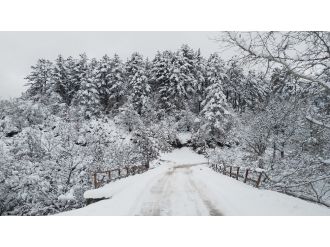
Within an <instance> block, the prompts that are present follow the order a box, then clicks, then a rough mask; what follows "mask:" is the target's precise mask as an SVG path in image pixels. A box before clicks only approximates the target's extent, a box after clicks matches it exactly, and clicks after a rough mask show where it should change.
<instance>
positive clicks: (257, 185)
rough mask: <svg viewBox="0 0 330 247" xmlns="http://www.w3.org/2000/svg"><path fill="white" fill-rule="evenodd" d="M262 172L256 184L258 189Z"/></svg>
mask: <svg viewBox="0 0 330 247" xmlns="http://www.w3.org/2000/svg"><path fill="white" fill-rule="evenodd" d="M261 177H262V172H260V173H259V177H258V180H257V183H256V187H257V188H259V185H260V182H261Z"/></svg>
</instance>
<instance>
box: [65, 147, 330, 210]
mask: <svg viewBox="0 0 330 247" xmlns="http://www.w3.org/2000/svg"><path fill="white" fill-rule="evenodd" d="M160 160H161V163H162V165H161V166H158V167H156V168H154V169H151V170H149V171H148V172H146V173H143V174H140V175H135V176H131V177H128V178H125V179H122V180H118V181H116V182H113V183H110V184H108V185H106V186H104V187H102V188H99V189H96V190H90V191H87V192H86V193H85V197H86V198H101V197H106V198H109V199H106V200H102V201H99V202H97V203H93V204H91V205H89V206H86V207H84V208H81V209H77V210H72V211H68V212H64V213H61V214H60V215H330V209H329V208H327V207H324V206H320V205H317V204H313V203H310V202H307V201H304V200H301V199H298V198H294V197H291V196H287V195H284V194H281V193H277V192H274V191H267V190H261V189H256V188H253V187H251V186H249V185H246V184H244V183H242V182H239V181H236V180H235V179H232V178H229V177H227V176H224V175H221V174H218V173H215V172H214V171H213V170H211V169H210V168H208V167H207V166H206V165H205V164H202V163H205V162H207V160H206V159H205V158H204V157H203V156H201V155H198V154H196V153H194V152H193V151H191V150H190V149H189V148H182V149H176V150H174V151H173V152H172V153H167V154H163V155H162V156H161V158H160Z"/></svg>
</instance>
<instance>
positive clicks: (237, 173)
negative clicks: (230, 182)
mask: <svg viewBox="0 0 330 247" xmlns="http://www.w3.org/2000/svg"><path fill="white" fill-rule="evenodd" d="M238 176H239V166H238V167H237V171H236V180H238Z"/></svg>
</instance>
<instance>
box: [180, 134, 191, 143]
mask: <svg viewBox="0 0 330 247" xmlns="http://www.w3.org/2000/svg"><path fill="white" fill-rule="evenodd" d="M177 138H178V140H179V141H180V143H181V144H186V143H187V142H188V141H189V140H190V139H191V133H190V132H181V133H178V134H177Z"/></svg>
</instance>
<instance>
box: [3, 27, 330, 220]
mask: <svg viewBox="0 0 330 247" xmlns="http://www.w3.org/2000/svg"><path fill="white" fill-rule="evenodd" d="M321 34H322V35H325V37H327V40H325V44H326V45H328V46H329V44H330V42H329V40H330V38H329V34H328V33H325V34H323V33H321ZM269 37H270V36H269ZM269 37H268V38H269ZM313 37H314V36H313ZM276 38H277V37H276ZM306 40H307V41H308V39H307V38H306V39H305V40H304V41H306ZM239 41H240V40H239V38H238V37H234V36H233V35H232V34H229V35H228V37H227V40H226V42H227V44H231V45H235V46H236V47H238V49H241V50H243V52H244V51H247V50H244V46H243V45H242V43H239ZM254 41H257V40H256V39H254ZM278 44H279V43H277V47H279V48H281V49H282V50H286V49H289V48H290V46H292V45H293V43H289V42H288V43H285V42H284V43H283V44H281V46H279V45H278ZM285 45H286V46H287V47H285V49H284V48H283V47H284V46H285ZM315 45H316V46H317V47H319V48H320V47H321V46H322V44H319V43H318V44H314V46H315ZM250 47H252V48H255V47H256V46H250ZM325 47H326V46H325ZM312 48H313V49H314V48H315V47H312V46H309V45H308V46H307V48H306V51H307V52H308V51H309V49H312ZM318 54H319V55H320V56H323V55H322V54H323V53H321V52H320V53H318ZM248 55H251V53H248ZM252 55H253V54H252ZM329 57H330V52H329V51H328V54H327V57H326V58H324V60H322V61H323V62H324V63H325V64H326V68H327V69H324V70H323V71H322V73H320V74H319V75H318V77H317V79H318V80H319V81H325V82H327V81H330V71H329ZM254 58H256V59H257V58H261V59H264V60H267V61H268V65H269V62H275V63H274V64H273V66H268V67H267V71H266V73H265V72H264V71H262V70H259V69H258V68H256V67H253V66H247V59H248V58H247V57H241V56H235V57H233V58H231V59H228V60H224V59H222V58H221V55H220V53H219V54H218V53H214V54H211V55H210V56H209V57H204V56H203V55H202V54H201V52H200V51H199V50H193V49H192V48H190V47H189V46H188V45H182V47H181V48H179V49H178V50H176V51H168V50H167V51H161V52H157V54H156V55H155V57H153V58H152V59H150V58H145V57H143V56H142V55H141V54H139V53H134V54H132V55H131V56H130V57H129V58H128V59H127V60H126V61H123V60H122V59H121V58H120V57H119V56H118V55H114V56H111V57H110V56H108V55H104V56H103V57H102V58H100V59H95V58H89V57H88V56H87V55H86V54H81V55H80V56H79V57H76V58H74V57H63V56H61V55H59V56H58V57H57V59H56V60H55V61H49V60H46V59H40V60H38V61H37V63H36V64H35V65H33V66H32V67H31V72H30V73H29V75H27V77H26V81H27V89H26V92H24V93H23V95H22V96H21V97H19V98H16V99H12V100H3V101H1V102H0V194H1V198H0V215H48V214H55V213H58V212H62V211H65V210H69V209H73V208H79V207H82V206H83V205H84V203H85V202H84V199H83V193H84V191H86V190H88V189H90V188H91V187H92V183H91V179H90V172H92V171H95V170H103V169H106V168H109V167H118V166H127V165H134V164H138V163H143V164H149V163H150V162H153V161H154V160H155V159H156V158H157V157H158V155H159V153H160V152H166V151H170V150H171V149H173V148H178V147H181V146H182V145H183V144H182V143H180V140H179V139H178V134H179V133H182V132H185V133H190V135H191V138H190V140H189V142H188V143H187V144H184V145H188V146H190V147H191V148H193V149H194V150H195V151H196V152H198V153H202V154H205V155H206V156H207V157H208V158H209V159H210V161H211V162H225V163H227V164H232V165H239V166H245V167H258V168H261V169H263V170H264V171H265V174H266V175H267V176H266V178H265V181H264V182H263V184H262V186H263V187H264V188H267V189H272V190H276V191H279V192H283V193H287V194H290V195H294V196H297V197H301V198H304V199H307V200H311V201H313V202H316V203H322V204H324V205H328V206H329V205H330V179H329V178H330V169H329V165H330V128H329V126H328V125H327V124H326V123H327V122H326V121H325V120H327V119H328V117H329V115H330V94H329V89H328V88H326V87H325V86H324V85H322V83H317V81H316V80H315V81H313V80H309V78H305V77H304V76H301V74H299V73H296V72H294V71H293V70H292V69H291V67H290V66H288V64H287V63H284V62H283V63H281V62H282V61H284V60H283V59H280V60H279V61H280V62H278V61H276V60H275V58H276V57H275V56H273V57H272V58H273V60H272V59H268V58H267V57H262V54H261V55H258V54H254ZM309 59H310V60H309V61H312V59H314V57H312V56H309ZM265 66H266V65H265ZM302 69H304V68H302ZM306 69H307V68H306V67H305V70H306ZM311 73H312V72H311ZM321 120H322V121H321ZM328 122H329V121H328Z"/></svg>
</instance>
